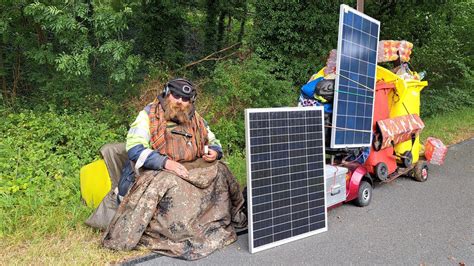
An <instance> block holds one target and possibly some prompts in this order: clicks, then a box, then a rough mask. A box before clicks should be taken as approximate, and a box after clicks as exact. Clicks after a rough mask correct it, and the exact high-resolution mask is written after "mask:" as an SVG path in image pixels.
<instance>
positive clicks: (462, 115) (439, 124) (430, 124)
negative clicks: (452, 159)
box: [421, 107, 474, 145]
mask: <svg viewBox="0 0 474 266" xmlns="http://www.w3.org/2000/svg"><path fill="white" fill-rule="evenodd" d="M424 122H425V129H424V130H423V131H422V132H421V141H422V142H424V141H425V140H426V138H428V137H435V138H439V139H441V140H442V141H443V143H444V144H445V145H451V144H454V143H458V142H461V141H463V140H466V139H469V138H472V137H474V107H465V108H463V109H460V110H457V111H455V112H450V113H444V114H438V115H437V116H434V117H430V118H427V119H424Z"/></svg>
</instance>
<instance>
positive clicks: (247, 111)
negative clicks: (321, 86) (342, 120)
mask: <svg viewBox="0 0 474 266" xmlns="http://www.w3.org/2000/svg"><path fill="white" fill-rule="evenodd" d="M309 110H315V111H316V110H320V111H321V125H322V145H323V147H322V148H323V154H324V152H325V136H324V107H323V106H312V107H281V108H253V109H245V142H246V145H245V146H246V164H247V204H248V207H247V209H248V241H249V251H250V253H255V252H259V251H262V250H266V249H269V248H273V247H276V246H279V245H283V244H286V243H289V242H292V241H295V240H298V239H302V238H305V237H309V236H312V235H315V234H319V233H322V232H326V231H327V228H328V219H327V218H328V217H327V197H326V176H325V173H326V169H325V168H326V163H323V173H324V174H323V175H324V176H323V182H324V193H323V194H324V206H325V208H324V221H325V226H324V228H321V229H318V230H315V231H310V232H307V233H304V234H301V235H298V236H294V237H290V238H286V239H282V240H279V241H276V242H272V243H270V244H267V245H263V246H259V247H254V246H253V210H252V206H253V205H252V177H251V173H252V169H251V168H252V164H251V161H250V159H251V154H250V147H249V144H250V128H249V122H250V121H249V115H250V113H263V112H278V111H285V112H290V111H309Z"/></svg>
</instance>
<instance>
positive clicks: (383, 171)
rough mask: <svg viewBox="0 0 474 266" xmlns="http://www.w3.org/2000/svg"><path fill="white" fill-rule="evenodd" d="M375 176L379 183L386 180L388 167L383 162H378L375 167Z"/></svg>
mask: <svg viewBox="0 0 474 266" xmlns="http://www.w3.org/2000/svg"><path fill="white" fill-rule="evenodd" d="M375 176H376V177H377V178H378V179H379V180H380V181H385V180H387V178H388V167H387V164H386V163H384V162H380V163H378V164H377V165H376V166H375Z"/></svg>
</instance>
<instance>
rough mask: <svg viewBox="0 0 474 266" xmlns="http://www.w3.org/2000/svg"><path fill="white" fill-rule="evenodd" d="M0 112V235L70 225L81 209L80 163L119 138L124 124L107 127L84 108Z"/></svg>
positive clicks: (75, 219) (121, 135)
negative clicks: (0, 132) (1, 133)
mask: <svg viewBox="0 0 474 266" xmlns="http://www.w3.org/2000/svg"><path fill="white" fill-rule="evenodd" d="M0 114H1V115H2V117H3V118H2V122H1V124H0V128H1V130H2V132H3V137H2V139H1V142H0V153H1V160H0V221H2V223H0V236H1V235H4V234H10V233H14V232H15V231H17V230H18V229H21V230H23V231H25V230H26V231H28V232H30V233H33V232H36V233H38V232H50V231H56V230H57V226H58V225H56V224H55V223H56V222H61V223H63V224H64V225H65V226H66V227H71V226H73V225H75V223H76V222H77V220H78V219H79V218H78V216H80V215H79V214H80V213H84V212H87V208H86V207H85V206H84V205H83V204H82V203H81V202H80V185H79V170H80V168H81V167H82V166H83V165H85V164H87V163H90V162H92V161H93V160H95V159H97V158H98V157H99V153H98V150H99V148H100V147H101V146H102V145H104V144H106V143H108V142H112V141H119V140H121V139H123V136H125V128H124V127H116V128H115V129H112V128H111V127H110V125H109V124H108V123H107V122H104V121H100V120H98V119H97V118H95V117H94V116H93V115H92V114H91V113H86V112H76V113H70V112H68V111H65V112H63V113H62V114H57V113H55V112H52V111H46V112H42V113H38V112H33V111H31V110H22V111H20V112H16V113H12V112H10V111H9V110H5V109H3V110H1V113H0ZM57 216H65V217H67V219H59V220H56V219H55V217H57ZM33 217H34V218H33Z"/></svg>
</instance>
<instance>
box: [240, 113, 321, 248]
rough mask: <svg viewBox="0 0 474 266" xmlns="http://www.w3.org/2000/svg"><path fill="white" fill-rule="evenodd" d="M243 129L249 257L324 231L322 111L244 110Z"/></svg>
mask: <svg viewBox="0 0 474 266" xmlns="http://www.w3.org/2000/svg"><path fill="white" fill-rule="evenodd" d="M266 110H268V111H266ZM246 124H247V127H246V135H247V136H246V137H247V144H248V146H247V151H248V152H249V153H248V156H247V158H248V162H247V165H248V166H249V167H248V171H249V174H248V176H249V180H248V182H247V183H248V184H251V187H249V202H250V204H251V206H252V207H251V208H250V212H249V222H250V224H249V236H250V237H249V241H250V247H251V252H254V251H258V250H262V249H265V248H268V247H269V246H273V245H275V244H278V243H281V242H285V241H289V240H291V239H297V238H298V237H304V236H306V235H305V234H306V233H308V234H312V231H313V232H318V230H320V231H321V230H323V231H325V230H326V220H325V217H326V212H325V207H324V204H325V200H324V196H325V193H324V139H323V111H322V107H311V108H276V109H275V108H274V109H264V110H262V109H249V110H246ZM313 209H316V210H313ZM313 216H314V217H313Z"/></svg>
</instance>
